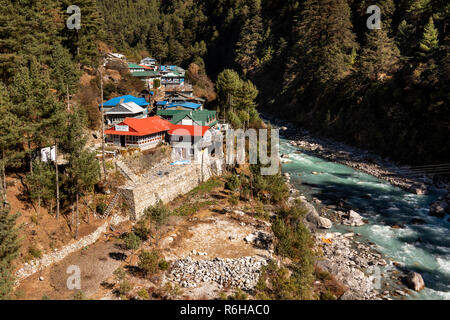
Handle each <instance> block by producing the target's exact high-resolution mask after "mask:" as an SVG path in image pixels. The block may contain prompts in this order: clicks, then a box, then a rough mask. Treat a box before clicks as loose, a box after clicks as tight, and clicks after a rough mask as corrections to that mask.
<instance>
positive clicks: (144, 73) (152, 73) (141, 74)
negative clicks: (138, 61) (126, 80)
mask: <svg viewBox="0 0 450 320" xmlns="http://www.w3.org/2000/svg"><path fill="white" fill-rule="evenodd" d="M131 75H132V76H133V77H138V78H141V77H142V78H144V77H158V76H159V73H158V72H156V71H137V72H133V73H131Z"/></svg>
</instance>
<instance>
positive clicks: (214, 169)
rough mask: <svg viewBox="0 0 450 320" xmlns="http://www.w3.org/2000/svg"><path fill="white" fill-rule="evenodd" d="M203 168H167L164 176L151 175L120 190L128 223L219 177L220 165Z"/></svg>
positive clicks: (218, 163) (219, 163) (208, 165)
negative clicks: (128, 209)
mask: <svg viewBox="0 0 450 320" xmlns="http://www.w3.org/2000/svg"><path fill="white" fill-rule="evenodd" d="M203 163H204V164H203V165H201V164H189V165H181V166H170V167H167V171H166V172H167V174H163V175H162V176H158V175H157V174H154V175H152V176H150V177H148V178H146V179H145V180H141V181H140V183H139V184H137V183H130V184H129V185H128V186H126V187H123V188H121V189H120V191H121V192H122V195H123V197H124V198H125V199H126V201H127V202H128V204H129V207H130V220H132V221H138V220H139V219H141V218H142V215H143V213H144V210H145V209H147V208H148V207H150V206H153V205H155V204H157V203H158V201H160V200H161V201H162V202H163V203H167V202H170V201H172V200H174V199H175V198H176V197H178V196H179V195H183V194H186V193H188V192H189V191H191V190H192V189H194V188H195V187H197V186H198V185H199V184H201V183H202V182H204V181H207V180H208V179H210V178H211V177H212V176H214V175H221V174H222V167H223V165H222V162H220V161H208V160H207V161H204V162H203Z"/></svg>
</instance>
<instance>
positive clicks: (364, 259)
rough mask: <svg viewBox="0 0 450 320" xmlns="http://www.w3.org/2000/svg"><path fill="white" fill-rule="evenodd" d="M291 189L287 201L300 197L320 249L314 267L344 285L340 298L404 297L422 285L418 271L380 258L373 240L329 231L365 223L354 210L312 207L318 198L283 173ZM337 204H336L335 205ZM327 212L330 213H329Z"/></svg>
mask: <svg viewBox="0 0 450 320" xmlns="http://www.w3.org/2000/svg"><path fill="white" fill-rule="evenodd" d="M284 176H285V179H286V183H287V184H288V186H289V188H290V192H291V197H290V199H289V201H290V202H294V201H296V200H297V199H299V200H301V205H302V206H303V207H304V208H305V211H306V214H305V217H304V224H305V225H306V226H307V227H308V228H309V229H310V231H311V232H312V233H313V236H314V239H315V241H316V245H317V247H318V248H320V249H321V253H322V256H321V257H320V259H319V261H318V263H317V266H318V267H319V268H321V269H323V270H326V271H328V272H329V273H330V274H332V275H333V276H334V277H335V278H336V279H337V280H338V281H339V282H341V283H342V284H343V285H345V286H346V287H347V288H348V291H346V292H345V294H344V295H343V296H341V297H340V299H341V300H377V299H392V298H399V297H404V296H407V295H408V294H410V293H411V291H410V290H408V289H411V290H415V291H420V290H422V289H423V288H424V287H425V284H424V281H423V279H422V277H421V275H420V274H418V273H415V272H409V271H408V270H405V269H403V268H402V267H401V266H400V264H398V263H396V262H394V261H392V260H391V259H389V258H386V257H384V256H383V255H382V254H381V253H380V252H378V251H377V250H376V248H375V247H374V246H373V245H374V244H373V243H367V244H366V243H362V242H360V241H358V237H359V235H358V234H357V233H354V232H348V233H345V234H342V233H338V232H329V229H331V228H332V227H333V226H338V225H344V226H349V227H359V226H363V225H364V224H366V223H367V221H365V220H364V219H363V218H362V217H361V216H360V215H359V214H358V213H357V212H356V211H354V210H352V209H351V208H347V209H346V210H345V211H344V210H343V211H339V210H331V209H327V210H320V213H319V212H318V210H316V207H315V206H314V205H313V203H314V204H315V205H320V201H319V200H317V199H315V200H314V199H313V200H312V201H308V199H307V198H306V197H304V196H303V195H300V193H299V191H298V190H296V189H295V188H294V187H293V186H292V185H291V183H290V175H289V174H288V173H285V174H284ZM336 207H337V206H336ZM330 212H331V213H330Z"/></svg>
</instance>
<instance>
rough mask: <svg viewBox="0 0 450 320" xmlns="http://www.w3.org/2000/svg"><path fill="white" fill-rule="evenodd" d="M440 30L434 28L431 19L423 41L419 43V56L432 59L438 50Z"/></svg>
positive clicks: (424, 32) (426, 27)
mask: <svg viewBox="0 0 450 320" xmlns="http://www.w3.org/2000/svg"><path fill="white" fill-rule="evenodd" d="M438 47H439V40H438V30H437V29H436V28H435V27H434V22H433V18H432V17H430V19H429V21H428V23H427V25H426V26H425V28H424V31H423V35H422V40H420V42H419V53H418V55H419V56H420V57H422V58H424V59H427V58H430V57H431V56H432V55H433V54H434V53H435V52H436V50H437V49H438Z"/></svg>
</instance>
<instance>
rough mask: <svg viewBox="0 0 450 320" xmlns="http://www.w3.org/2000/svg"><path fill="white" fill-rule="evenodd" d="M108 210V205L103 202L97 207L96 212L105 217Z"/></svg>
mask: <svg viewBox="0 0 450 320" xmlns="http://www.w3.org/2000/svg"><path fill="white" fill-rule="evenodd" d="M107 208H108V206H107V205H106V203H104V202H102V203H99V204H98V205H97V208H96V211H97V213H98V214H100V215H104V214H105V212H106V209H107Z"/></svg>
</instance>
